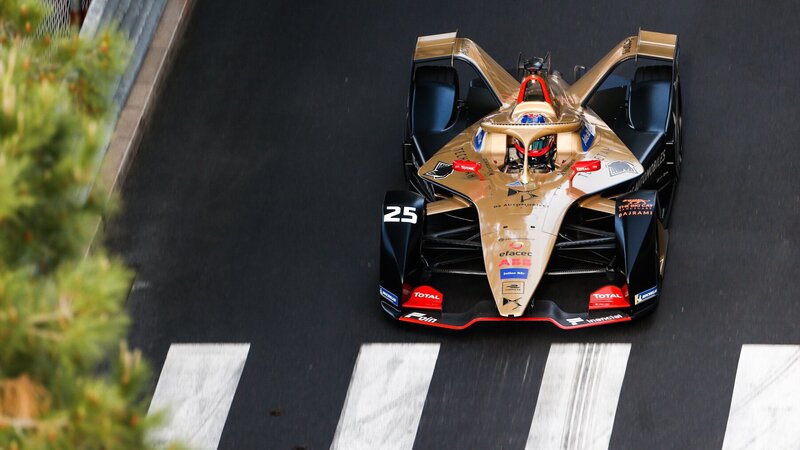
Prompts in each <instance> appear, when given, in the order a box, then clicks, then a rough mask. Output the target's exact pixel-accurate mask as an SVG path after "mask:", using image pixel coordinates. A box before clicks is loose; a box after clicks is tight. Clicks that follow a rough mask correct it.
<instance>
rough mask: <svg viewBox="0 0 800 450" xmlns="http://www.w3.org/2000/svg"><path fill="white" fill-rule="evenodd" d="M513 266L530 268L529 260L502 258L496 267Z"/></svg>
mask: <svg viewBox="0 0 800 450" xmlns="http://www.w3.org/2000/svg"><path fill="white" fill-rule="evenodd" d="M506 266H515V267H519V266H522V267H530V266H531V260H530V258H503V259H502V260H501V261H500V264H499V265H498V267H506Z"/></svg>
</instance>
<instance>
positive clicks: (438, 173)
mask: <svg viewBox="0 0 800 450" xmlns="http://www.w3.org/2000/svg"><path fill="white" fill-rule="evenodd" d="M451 173H453V165H452V164H447V163H446V162H442V161H439V162H437V163H436V167H434V168H433V170H431V171H430V172H425V176H427V177H431V178H433V179H436V180H438V179H440V178H447V176H448V175H450V174H451Z"/></svg>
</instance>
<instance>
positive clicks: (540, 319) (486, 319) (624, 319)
mask: <svg viewBox="0 0 800 450" xmlns="http://www.w3.org/2000/svg"><path fill="white" fill-rule="evenodd" d="M399 320H400V321H402V322H412V323H416V324H419V325H427V326H429V327H437V328H446V329H448V330H463V329H465V328H467V327H469V326H471V325H473V324H474V323H475V322H550V323H552V324H553V325H555V326H557V327H558V328H561V329H562V330H574V329H577V328H588V327H596V326H598V325H607V324H610V323H617V322H630V321H631V318H630V316H626V317H622V318H621V319H614V320H606V321H603V322H596V323H584V324H581V325H575V326H571V327H565V326H564V325H562V324H561V323H560V322H558V321H557V320H556V319H553V318H552V317H520V318H518V319H516V318H508V317H476V318H474V319H472V320H470V321H469V322H467V323H465V324H464V325H448V324H446V323H440V322H433V323H431V322H423V321H421V320H416V319H413V318H408V317H400V319H399Z"/></svg>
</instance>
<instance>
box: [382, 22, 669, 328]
mask: <svg viewBox="0 0 800 450" xmlns="http://www.w3.org/2000/svg"><path fill="white" fill-rule="evenodd" d="M678 56H679V49H678V38H677V36H676V35H672V34H663V33H655V32H649V31H640V32H639V33H638V35H637V36H631V37H628V38H625V39H623V40H622V41H621V42H620V43H619V44H618V45H616V46H615V47H614V48H612V49H611V51H610V52H609V53H608V54H607V55H606V56H604V57H603V58H602V59H600V61H598V62H597V63H596V64H595V65H594V66H593V67H591V68H590V69H589V70H586V68H584V67H581V66H577V67H576V68H575V73H574V77H575V79H574V81H573V83H572V84H571V85H570V84H569V83H567V82H566V81H564V79H563V78H562V76H561V74H560V73H559V72H558V71H556V70H552V69H551V64H550V57H549V55H548V56H546V57H544V58H523V57H522V56H520V59H519V61H518V63H517V67H515V68H514V69H515V70H516V72H517V73H516V77H515V76H514V75H512V71H513V69H512V70H506V69H504V68H503V67H502V66H500V65H499V64H498V63H497V62H495V61H494V60H493V59H492V58H491V57H490V56H489V55H488V54H487V53H485V52H484V51H483V50H482V49H481V48H480V47H478V45H476V44H475V43H474V42H472V41H470V40H469V39H465V38H459V37H457V36H456V34H455V33H449V34H441V35H435V36H424V37H420V38H418V40H417V45H416V50H415V53H414V62H413V67H412V70H413V72H412V74H413V75H412V80H411V90H410V94H409V98H408V126H407V135H406V141H405V143H404V147H403V151H404V162H405V170H406V178H407V181H408V186H409V189H408V190H406V191H389V192H387V193H386V197H385V201H384V205H383V224H382V230H381V231H382V233H381V259H380V286H379V295H380V304H381V307H382V308H383V310H384V311H386V312H387V313H388V314H389V315H390V316H392V317H393V318H395V319H398V320H401V321H405V322H414V323H418V324H423V325H430V326H436V327H443V328H451V329H463V328H466V327H468V326H470V325H471V324H473V323H475V322H477V321H501V320H503V321H549V322H551V323H553V324H555V325H557V326H558V327H560V328H565V329H566V328H569V329H573V328H582V327H588V326H594V325H603V324H610V323H615V322H623V321H629V320H631V319H634V318H637V317H640V316H642V315H643V314H645V313H647V312H650V311H652V310H653V309H654V308H655V306H656V305H657V303H658V301H659V297H660V294H661V284H662V278H663V275H664V267H665V261H666V253H667V237H668V234H667V224H668V222H669V218H670V213H671V211H672V206H673V201H674V197H675V190H676V186H677V183H678V179H679V176H680V168H681V95H680V78H679V76H678Z"/></svg>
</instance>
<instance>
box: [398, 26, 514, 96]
mask: <svg viewBox="0 0 800 450" xmlns="http://www.w3.org/2000/svg"><path fill="white" fill-rule="evenodd" d="M437 59H449V60H450V61H449V63H450V64H451V65H452V64H453V60H455V59H458V60H461V61H464V62H466V63H468V64H470V65H472V66H473V67H475V69H476V70H477V71H478V72H480V74H481V75H482V76H483V78H484V79H485V80H486V82H487V84H488V85H489V88H490V89H491V90H492V91H493V92H494V94H495V95H496V96H497V98H498V99H499V100H500V102H502V103H503V104H505V105H511V104H513V103H514V101H515V100H516V97H517V93H518V92H519V81H517V80H516V79H515V78H514V77H513V76H511V74H509V73H508V72H507V71H506V70H505V69H503V67H502V66H501V65H500V64H498V63H497V61H495V60H494V59H492V57H491V56H489V54H488V53H486V52H485V51H484V50H483V49H482V48H480V47H479V46H478V44H476V43H474V42H472V41H471V40H469V39H467V38H460V37H457V34H456V33H444V34H434V35H430V36H420V37H418V38H417V45H416V48H415V49H414V62H415V63H420V62H425V61H430V60H437Z"/></svg>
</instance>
